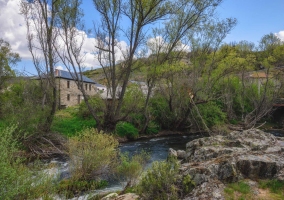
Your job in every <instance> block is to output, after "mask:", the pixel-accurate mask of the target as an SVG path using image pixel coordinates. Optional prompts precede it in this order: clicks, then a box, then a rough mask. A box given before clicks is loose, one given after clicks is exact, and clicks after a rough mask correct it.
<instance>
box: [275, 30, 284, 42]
mask: <svg viewBox="0 0 284 200" xmlns="http://www.w3.org/2000/svg"><path fill="white" fill-rule="evenodd" d="M275 35H276V36H277V37H278V38H280V39H281V40H282V41H284V31H279V32H278V33H275Z"/></svg>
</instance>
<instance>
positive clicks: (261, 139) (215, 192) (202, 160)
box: [169, 129, 284, 200]
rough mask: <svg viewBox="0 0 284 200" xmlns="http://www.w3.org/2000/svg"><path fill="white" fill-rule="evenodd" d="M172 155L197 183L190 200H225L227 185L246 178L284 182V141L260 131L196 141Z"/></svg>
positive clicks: (171, 152) (182, 169)
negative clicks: (183, 150) (179, 159)
mask: <svg viewBox="0 0 284 200" xmlns="http://www.w3.org/2000/svg"><path fill="white" fill-rule="evenodd" d="M169 153H170V154H171V155H176V156H177V157H179V158H182V164H181V169H180V170H181V173H182V175H184V176H186V175H188V174H189V175H190V176H191V177H192V178H193V180H194V182H195V183H196V187H195V189H194V190H193V191H192V192H191V193H190V194H189V195H188V196H187V198H185V199H188V200H189V199H191V200H192V199H224V188H225V185H226V184H228V183H231V182H237V181H240V180H243V179H251V180H259V179H277V180H284V138H280V137H275V136H273V135H272V134H270V133H266V132H263V131H261V130H258V129H251V130H246V131H233V132H231V133H230V134H228V135H227V136H214V137H205V138H200V139H196V140H193V141H191V142H189V143H187V145H186V151H185V152H182V151H174V150H173V149H170V151H169ZM256 193H257V192H256Z"/></svg>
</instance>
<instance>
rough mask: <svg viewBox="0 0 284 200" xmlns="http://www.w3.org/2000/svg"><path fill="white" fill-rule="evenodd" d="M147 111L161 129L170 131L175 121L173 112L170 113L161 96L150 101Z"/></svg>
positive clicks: (166, 103)
mask: <svg viewBox="0 0 284 200" xmlns="http://www.w3.org/2000/svg"><path fill="white" fill-rule="evenodd" d="M149 110H150V113H151V115H152V116H153V117H154V120H155V121H156V122H157V123H158V124H161V128H163V129H171V128H172V125H173V123H174V121H175V117H174V114H173V112H171V111H170V109H169V105H168V102H167V101H166V99H165V98H164V97H162V96H161V95H156V96H154V97H153V98H151V99H150V103H149Z"/></svg>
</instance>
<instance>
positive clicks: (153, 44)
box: [147, 36, 190, 55]
mask: <svg viewBox="0 0 284 200" xmlns="http://www.w3.org/2000/svg"><path fill="white" fill-rule="evenodd" d="M147 46H148V48H149V50H148V55H150V54H156V53H158V52H166V51H168V49H169V48H170V44H169V43H167V42H166V41H165V40H164V39H163V38H162V37H161V36H157V37H155V38H150V39H148V41H147ZM174 51H185V52H189V51H190V47H189V46H188V45H186V44H184V43H182V42H178V44H177V45H176V47H175V48H174Z"/></svg>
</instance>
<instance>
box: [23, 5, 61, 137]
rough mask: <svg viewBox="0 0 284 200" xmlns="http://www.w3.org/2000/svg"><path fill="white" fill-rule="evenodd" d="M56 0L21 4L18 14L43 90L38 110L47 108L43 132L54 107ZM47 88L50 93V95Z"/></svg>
mask: <svg viewBox="0 0 284 200" xmlns="http://www.w3.org/2000/svg"><path fill="white" fill-rule="evenodd" d="M58 3H59V0H34V1H24V0H23V1H21V13H22V15H23V16H24V17H25V21H26V26H27V40H28V48H29V51H30V53H31V55H32V58H33V63H34V66H35V68H36V70H37V72H38V75H39V77H40V81H41V88H42V90H43V93H44V95H43V98H42V109H44V108H45V107H46V105H49V106H50V111H49V114H48V116H46V123H45V127H44V129H45V130H44V131H46V132H47V131H49V130H50V126H51V123H52V121H53V117H54V114H55V111H56V106H57V98H56V96H57V90H56V83H55V74H54V67H55V65H56V63H57V62H58V56H57V55H56V51H55V48H54V44H55V43H56V38H57V37H58V31H57V29H56V14H57V13H56V12H57V9H56V7H57V4H58ZM50 89H51V90H52V92H51V93H50V92H49V91H50Z"/></svg>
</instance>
